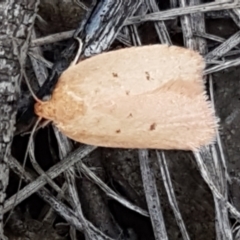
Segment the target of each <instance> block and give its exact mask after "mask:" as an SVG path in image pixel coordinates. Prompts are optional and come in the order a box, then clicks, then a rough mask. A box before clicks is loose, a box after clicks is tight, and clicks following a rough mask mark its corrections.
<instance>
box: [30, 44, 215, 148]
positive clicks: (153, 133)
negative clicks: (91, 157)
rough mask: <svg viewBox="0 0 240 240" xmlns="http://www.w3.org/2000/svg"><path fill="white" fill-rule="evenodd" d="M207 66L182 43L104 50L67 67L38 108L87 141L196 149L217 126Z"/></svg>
mask: <svg viewBox="0 0 240 240" xmlns="http://www.w3.org/2000/svg"><path fill="white" fill-rule="evenodd" d="M204 68H205V62H204V59H203V57H202V56H201V55H200V54H199V53H198V52H196V51H193V50H190V49H186V48H182V47H177V46H167V45H160V44H156V45H150V46H142V47H131V48H124V49H120V50H115V51H110V52H106V53H102V54H99V55H96V56H93V57H91V58H88V59H86V60H83V61H81V62H79V63H78V64H76V65H73V66H70V67H69V68H68V69H66V70H65V71H64V72H63V73H62V75H61V76H60V78H59V81H58V83H57V85H56V87H55V89H54V91H53V94H52V97H51V99H50V100H49V101H46V102H37V103H36V104H35V113H36V114H37V115H38V116H39V117H42V118H45V119H48V120H51V121H53V123H54V124H55V125H56V126H57V127H58V129H59V130H60V131H61V132H63V133H64V134H65V135H66V136H68V137H69V138H71V139H73V140H75V141H78V142H81V143H85V144H90V145H96V146H102V147H114V148H137V149H141V148H149V149H165V150H167V149H176V150H177V149H179V150H198V149H199V148H200V147H201V146H203V145H208V144H210V143H211V142H212V141H213V140H214V138H215V134H216V128H217V118H216V117H215V113H214V110H213V108H212V107H211V104H210V102H209V101H208V99H207V95H206V92H205V87H204V81H203V70H204Z"/></svg>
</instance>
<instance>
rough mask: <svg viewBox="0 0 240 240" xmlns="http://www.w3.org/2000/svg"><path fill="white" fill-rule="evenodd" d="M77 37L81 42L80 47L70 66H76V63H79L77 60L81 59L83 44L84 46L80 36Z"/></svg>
mask: <svg viewBox="0 0 240 240" xmlns="http://www.w3.org/2000/svg"><path fill="white" fill-rule="evenodd" d="M75 39H76V40H77V41H78V42H79V48H78V51H77V54H76V57H75V58H74V60H73V61H72V63H71V64H70V66H74V65H76V64H77V61H78V59H79V57H80V55H81V52H82V46H83V43H82V40H81V39H80V38H78V37H76V38H75Z"/></svg>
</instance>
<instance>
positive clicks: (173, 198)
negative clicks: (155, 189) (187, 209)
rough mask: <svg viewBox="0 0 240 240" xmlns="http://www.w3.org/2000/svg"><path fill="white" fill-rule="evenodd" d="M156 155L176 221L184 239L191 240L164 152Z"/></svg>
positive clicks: (157, 152)
mask: <svg viewBox="0 0 240 240" xmlns="http://www.w3.org/2000/svg"><path fill="white" fill-rule="evenodd" d="M156 154H157V159H158V165H159V167H160V170H161V174H162V179H163V183H164V186H165V189H166V192H167V195H168V201H169V204H170V205H171V208H172V210H173V213H174V216H175V219H176V221H177V224H178V226H179V229H180V231H181V233H182V237H183V239H184V240H190V237H189V234H188V232H187V229H186V226H185V224H184V221H183V219H182V216H181V213H180V211H179V208H178V203H177V199H176V196H175V193H174V189H173V185H172V180H171V176H170V173H169V170H168V166H167V161H166V158H165V154H164V152H159V151H156Z"/></svg>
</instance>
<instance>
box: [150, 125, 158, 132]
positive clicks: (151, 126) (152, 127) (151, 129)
mask: <svg viewBox="0 0 240 240" xmlns="http://www.w3.org/2000/svg"><path fill="white" fill-rule="evenodd" d="M156 126H157V124H156V123H153V124H151V125H150V127H149V131H153V130H155V129H156Z"/></svg>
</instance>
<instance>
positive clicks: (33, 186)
mask: <svg viewBox="0 0 240 240" xmlns="http://www.w3.org/2000/svg"><path fill="white" fill-rule="evenodd" d="M95 149H96V147H94V146H86V147H82V148H78V149H76V150H75V151H74V152H72V153H71V154H69V155H68V156H67V157H66V158H65V159H64V160H63V161H61V162H59V163H58V164H56V165H54V166H53V167H52V168H50V169H49V170H48V171H47V172H46V174H47V175H48V176H49V177H50V178H51V179H53V178H55V177H57V176H58V175H59V174H61V173H63V172H64V171H66V169H68V168H69V167H70V166H72V165H74V164H75V163H77V162H78V161H80V159H82V158H83V157H85V156H87V155H88V154H89V153H91V152H92V151H94V150H95ZM46 183H47V181H46V179H45V177H44V176H40V177H38V178H37V179H36V180H35V181H33V182H31V183H30V184H29V185H27V186H26V187H24V188H23V189H22V190H21V191H20V192H19V194H18V199H17V201H16V204H19V203H20V202H22V201H23V200H24V199H26V198H27V197H29V196H31V195H32V194H33V193H35V192H37V191H38V190H39V189H40V188H42V187H43V186H44V185H45V184H46ZM14 199H15V195H13V196H12V197H11V198H9V199H8V200H7V201H6V204H5V208H4V213H6V212H8V211H9V210H10V209H11V208H12V206H13V203H14Z"/></svg>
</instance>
